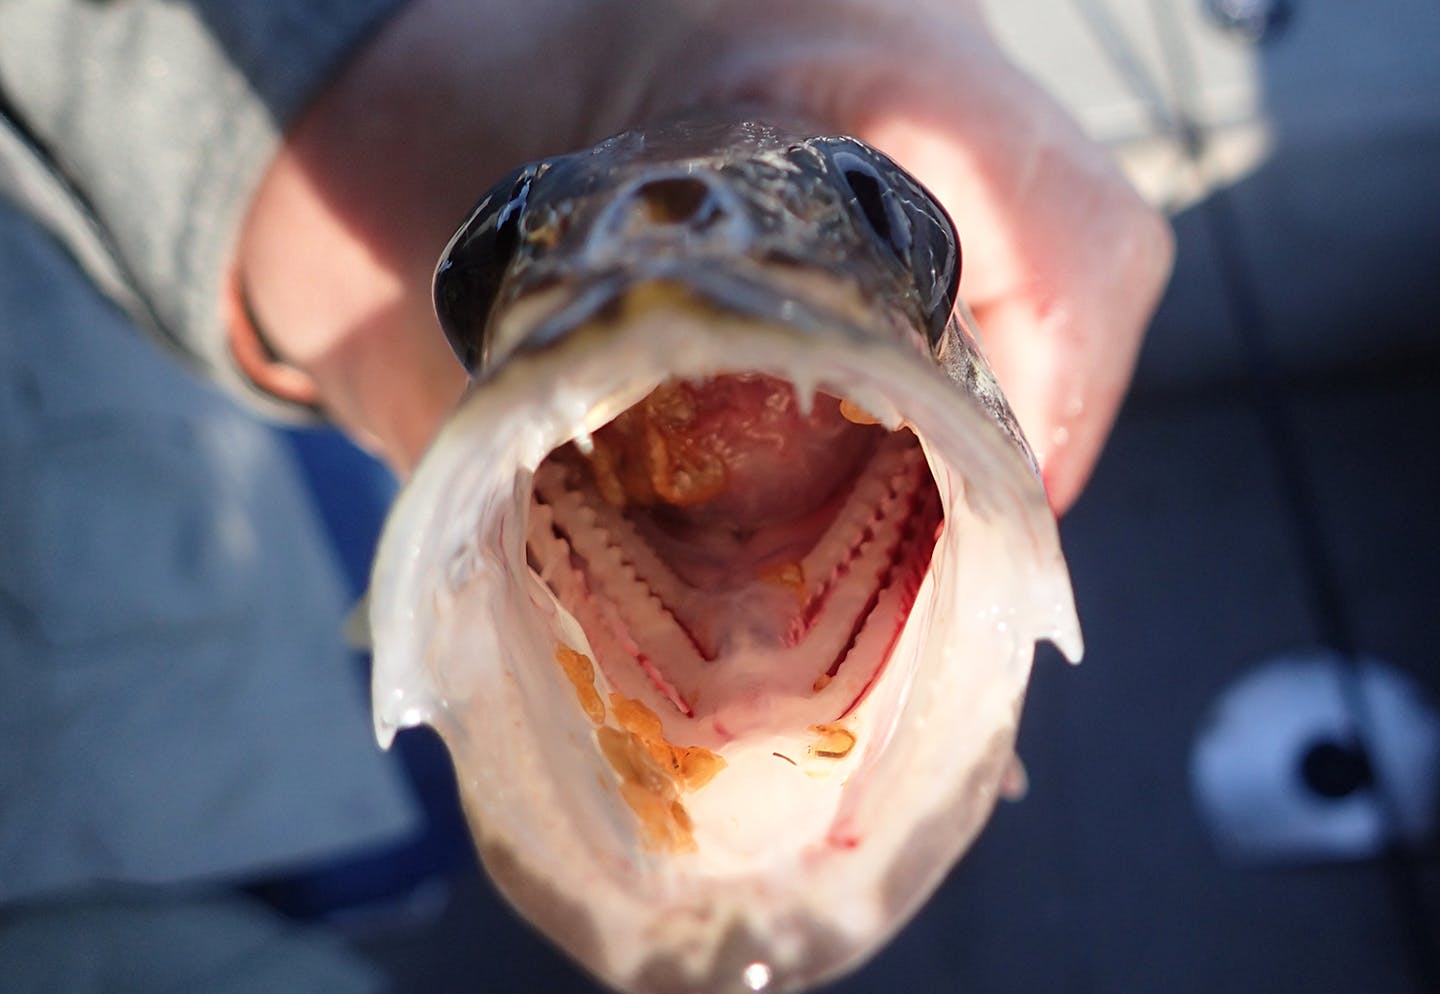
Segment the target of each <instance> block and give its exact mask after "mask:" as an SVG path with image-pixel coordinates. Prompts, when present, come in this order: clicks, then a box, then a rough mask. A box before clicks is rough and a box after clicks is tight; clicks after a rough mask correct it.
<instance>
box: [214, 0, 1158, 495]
mask: <svg viewBox="0 0 1440 994" xmlns="http://www.w3.org/2000/svg"><path fill="white" fill-rule="evenodd" d="M495 6H496V5H493V4H492V5H483V6H482V5H477V4H473V3H470V2H466V0H415V2H413V3H412V4H411V5H410V6H409V7H407V8H406V9H405V10H404V11H403V12H402V13H401V14H400V15H398V16H397V17H396V18H395V19H394V20H393V21H392V22H391V23H390V24H389V25H387V26H386V28H385V29H383V30H382V32H381V33H380V35H379V36H378V37H377V38H376V39H375V40H374V42H373V43H372V44H371V45H370V46H368V47H367V48H366V50H365V51H364V52H362V53H361V54H360V56H359V57H358V58H357V59H356V60H355V61H354V62H353V63H352V64H351V65H350V66H349V67H348V68H347V69H346V70H345V71H344V72H342V74H341V75H340V76H339V77H338V78H337V79H336V81H335V82H334V83H333V84H332V86H331V87H330V89H329V90H327V91H326V92H325V93H324V94H322V95H321V97H320V98H319V99H318V100H317V102H316V103H315V105H314V106H313V107H312V108H311V109H310V111H309V112H307V114H306V115H305V116H304V118H303V119H302V120H301V121H300V122H299V124H298V126H297V127H296V128H295V129H294V131H293V132H292V134H291V135H290V139H289V141H288V142H287V145H286V147H285V149H284V150H283V151H282V152H281V154H280V155H279V157H278V158H277V160H276V162H275V164H274V166H273V167H272V169H271V171H270V174H269V175H268V176H267V178H266V180H265V182H264V184H263V186H262V188H261V190H260V191H259V193H258V195H257V197H256V200H255V203H254V205H253V207H252V211H251V216H250V220H249V223H248V225H247V229H246V232H245V235H244V237H243V239H242V242H241V246H240V249H239V257H238V266H239V269H240V272H241V276H242V278H243V281H244V283H245V286H246V288H247V292H248V294H249V297H250V302H251V306H252V307H253V308H254V310H255V312H256V313H257V314H258V316H259V318H260V323H261V324H262V325H263V326H264V327H265V328H266V330H267V333H268V337H269V339H270V343H271V344H272V345H273V347H274V348H275V350H276V352H278V354H279V355H280V356H281V357H282V358H283V360H284V364H285V368H284V376H282V377H281V378H280V379H278V380H276V381H275V383H274V385H276V386H277V387H278V388H280V389H281V390H282V391H283V390H298V391H300V393H302V394H308V393H313V394H314V395H315V396H317V397H318V398H319V400H320V402H321V403H322V404H323V405H324V406H325V407H326V409H327V410H328V411H329V412H330V413H331V414H332V416H334V417H335V419H336V420H337V422H339V423H340V424H341V426H342V427H344V428H346V429H347V430H348V431H350V432H351V433H352V434H353V435H354V436H356V437H357V438H358V439H359V440H361V441H362V443H364V444H368V445H369V446H370V447H372V448H374V449H376V450H378V451H379V452H380V453H381V454H382V455H384V456H385V458H386V459H387V460H388V461H390V462H391V464H392V465H394V466H395V467H396V468H397V469H399V470H400V471H401V472H406V471H408V469H409V468H410V467H411V466H413V464H414V462H415V461H416V460H417V459H418V457H419V455H420V453H421V452H423V450H424V448H425V446H426V445H427V444H428V442H429V440H430V438H431V437H432V435H433V433H434V431H435V430H436V428H437V427H438V425H439V423H440V422H441V420H443V418H444V416H445V414H446V413H447V412H448V410H449V409H450V407H451V406H452V405H453V403H454V401H455V399H456V398H457V397H458V395H459V392H460V391H461V389H462V388H463V382H464V376H463V373H462V371H461V370H460V368H459V365H458V364H457V363H456V362H455V361H454V359H453V357H452V356H451V355H450V353H449V350H448V347H447V346H446V344H445V341H444V338H443V337H442V336H441V334H440V332H439V330H438V328H437V327H436V326H435V321H434V318H433V315H432V314H431V310H430V292H429V281H430V273H431V270H432V268H433V266H434V263H435V258H436V256H437V254H438V252H439V250H440V248H441V247H442V246H443V245H444V243H445V241H446V240H447V238H448V237H449V235H450V233H451V230H452V228H453V227H454V225H455V224H456V223H457V221H458V219H459V218H460V217H461V216H462V215H463V214H464V212H465V210H466V209H467V208H468V207H469V206H470V204H471V202H472V201H473V200H474V198H475V197H476V196H478V194H479V193H481V192H483V190H484V189H486V188H487V187H488V186H489V184H490V183H491V182H492V181H493V180H494V179H496V178H498V176H500V175H501V174H502V173H503V172H505V171H506V170H508V169H509V168H510V167H512V166H514V165H515V164H517V163H519V162H522V161H525V160H528V159H533V158H536V157H539V156H542V155H547V154H553V153H556V152H559V151H565V150H568V149H571V148H574V147H578V146H581V145H585V144H588V143H590V142H593V141H594V140H596V139H597V138H599V137H603V136H604V135H606V134H608V133H611V132H614V131H617V130H620V129H622V128H624V127H627V126H631V125H635V124H643V123H645V122H646V121H648V120H653V119H655V118H659V117H664V116H668V115H671V114H674V113H676V112H678V111H681V110H684V109H686V108H690V107H701V106H713V105H725V104H731V103H746V104H750V105H757V104H758V105H760V106H762V107H773V108H775V109H776V110H777V111H783V112H786V113H788V114H792V115H794V114H798V115H799V116H802V117H806V118H809V119H811V120H813V121H815V122H816V123H817V125H819V126H821V127H823V128H826V129H829V130H834V131H837V132H846V133H850V134H854V135H856V136H857V137H860V138H862V139H864V140H866V141H868V142H870V143H871V144H874V145H876V146H877V147H879V148H881V149H882V150H884V151H886V152H888V153H889V154H891V155H892V156H893V157H894V158H895V159H896V160H897V161H898V162H900V163H901V164H902V165H904V166H905V167H906V168H908V169H909V170H911V171H912V172H913V173H914V174H915V175H916V176H917V177H919V179H920V180H921V181H922V182H924V183H925V184H926V185H927V186H928V187H929V188H930V189H931V190H932V191H933V192H934V193H935V194H936V195H937V196H938V197H939V198H940V200H941V201H942V202H943V203H944V204H945V206H946V207H947V209H948V210H949V211H950V212H951V215H952V217H953V218H954V220H955V222H956V227H957V229H958V230H959V232H960V237H961V242H962V245H963V246H964V249H965V253H964V274H963V276H962V282H961V294H962V296H963V297H964V298H965V299H966V300H967V301H968V302H969V304H970V306H971V308H972V309H973V310H974V312H975V315H976V317H977V319H978V322H979V324H980V328H981V330H982V334H983V337H984V346H985V349H986V351H987V354H988V355H989V357H990V360H991V362H992V365H993V366H994V368H995V372H996V375H997V376H998V378H999V379H1000V382H1001V385H1002V386H1003V388H1004V389H1005V392H1006V395H1007V396H1008V397H1009V399H1010V401H1011V404H1012V406H1013V407H1014V408H1015V411H1016V414H1017V416H1018V417H1019V419H1020V422H1021V424H1022V426H1023V427H1024V428H1025V431H1026V434H1027V436H1028V437H1029V439H1030V441H1031V443H1032V445H1033V446H1034V448H1035V451H1036V454H1037V456H1038V458H1039V460H1040V463H1041V466H1042V469H1043V471H1044V475H1045V480H1046V485H1047V491H1048V493H1049V496H1050V500H1051V504H1052V506H1053V507H1054V508H1055V509H1056V511H1057V512H1063V511H1064V510H1065V509H1066V508H1068V507H1069V506H1070V504H1071V503H1072V502H1073V501H1074V499H1075V498H1076V496H1077V495H1078V494H1079V492H1080V489H1081V488H1082V487H1083V485H1084V483H1085V481H1086V479H1087V478H1088V476H1089V473H1090V470H1091V468H1092V467H1093V464H1094V462H1095V459H1096V458H1097V457H1098V454H1099V451H1100V448H1101V446H1102V444H1103V442H1104V439H1105V437H1106V435H1107V434H1108V432H1109V429H1110V425H1111V423H1112V421H1113V419H1114V416H1115V413H1116V411H1117V409H1118V407H1119V404H1120V401H1121V399H1122V397H1123V395H1124V392H1125V389H1126V387H1127V385H1128V383H1129V379H1130V375H1131V372H1132V370H1133V366H1134V360H1135V356H1136V353H1137V351H1138V347H1139V343H1140V340H1141V337H1142V335H1143V331H1144V328H1145V325H1146V323H1147V321H1148V319H1149V317H1150V314H1151V312H1152V311H1153V309H1154V306H1155V303H1156V301H1157V299H1158V297H1159V293H1160V291H1161V289H1162V288H1163V286H1164V282H1165V279H1166V277H1167V275H1168V272H1169V267H1170V259H1171V252H1172V247H1171V238H1170V233H1169V230H1168V228H1167V226H1166V225H1165V223H1164V221H1163V220H1162V219H1161V218H1160V217H1159V215H1158V214H1156V213H1155V212H1154V211H1153V210H1151V209H1150V208H1149V207H1147V206H1146V205H1145V204H1144V203H1143V202H1142V201H1141V200H1140V199H1139V197H1138V196H1137V195H1136V194H1135V193H1134V192H1133V191H1132V190H1131V189H1130V187H1129V185H1128V184H1127V183H1126V182H1125V180H1124V179H1123V177H1122V176H1121V175H1120V174H1119V173H1118V171H1117V170H1116V169H1115V167H1114V166H1113V165H1112V164H1111V163H1110V161H1109V160H1108V158H1107V156H1106V155H1105V153H1104V152H1103V151H1101V150H1100V149H1098V148H1097V147H1095V146H1094V145H1093V144H1091V143H1090V142H1089V141H1088V140H1087V139H1086V138H1085V137H1084V136H1083V135H1082V134H1081V133H1080V131H1079V129H1078V128H1077V127H1076V125H1075V124H1074V123H1073V122H1071V121H1070V120H1069V119H1068V118H1067V117H1066V116H1065V114H1064V113H1063V111H1061V110H1060V109H1059V108H1058V107H1057V106H1056V105H1055V104H1054V103H1053V102H1052V101H1050V100H1049V99H1048V98H1047V97H1046V96H1045V95H1044V94H1043V93H1042V92H1040V91H1039V89H1038V88H1037V87H1036V86H1035V85H1034V84H1033V83H1031V82H1030V81H1029V80H1028V79H1027V78H1026V77H1024V76H1023V74H1021V73H1020V72H1019V71H1018V70H1017V69H1015V68H1014V67H1013V66H1012V65H1010V63H1009V62H1008V61H1007V60H1006V59H1005V57H1004V55H1003V54H1002V53H1001V52H1000V51H999V50H998V48H997V47H996V45H995V44H994V42H993V41H992V40H991V38H990V35H989V33H988V31H987V30H986V29H985V27H984V25H983V22H982V21H981V18H980V16H979V13H978V11H977V10H976V8H975V6H974V5H973V4H971V3H966V2H963V0H961V2H957V0H933V2H930V0H913V2H911V3H907V4H905V5H897V4H894V3H890V2H888V0H788V2H786V3H783V4H778V3H775V2H774V0H690V2H682V0H631V2H626V0H589V2H587V0H527V2H524V3H521V2H519V0H516V2H514V3H513V4H511V5H510V6H512V7H513V10H509V11H505V12H500V11H497V10H496V9H495ZM262 382H263V380H262ZM297 384H298V385H297Z"/></svg>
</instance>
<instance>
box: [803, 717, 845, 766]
mask: <svg viewBox="0 0 1440 994" xmlns="http://www.w3.org/2000/svg"><path fill="white" fill-rule="evenodd" d="M810 731H812V732H814V733H815V734H817V735H819V736H820V740H819V741H818V742H816V743H815V744H814V745H813V746H811V747H810V751H811V752H813V753H814V754H815V755H817V756H820V757H822V758H824V759H844V758H845V757H846V756H848V755H850V750H851V749H854V748H855V733H854V732H852V731H850V729H848V728H846V727H845V726H844V725H839V724H835V723H833V722H832V723H831V724H828V725H811V726H810Z"/></svg>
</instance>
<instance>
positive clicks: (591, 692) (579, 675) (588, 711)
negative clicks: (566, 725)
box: [555, 645, 605, 725]
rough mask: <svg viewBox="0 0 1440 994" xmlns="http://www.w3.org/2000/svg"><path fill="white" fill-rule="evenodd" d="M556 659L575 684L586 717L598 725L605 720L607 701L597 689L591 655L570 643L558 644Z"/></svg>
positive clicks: (572, 683)
mask: <svg viewBox="0 0 1440 994" xmlns="http://www.w3.org/2000/svg"><path fill="white" fill-rule="evenodd" d="M555 661H556V662H557V663H559V664H560V668H561V669H562V670H564V671H565V676H566V677H568V678H569V680H570V683H571V685H572V686H574V688H575V696H576V697H577V698H578V699H579V701H580V707H581V708H583V709H584V711H585V715H586V717H588V718H589V719H590V720H591V721H593V722H594V723H595V724H597V725H598V724H600V722H602V721H604V720H605V702H604V701H602V700H601V699H600V692H599V691H598V690H596V689H595V664H594V663H592V662H591V661H590V657H589V656H587V655H585V653H583V652H576V651H575V650H574V649H572V648H570V647H569V646H568V645H557V646H556V647H555Z"/></svg>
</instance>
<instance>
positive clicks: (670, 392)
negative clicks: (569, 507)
mask: <svg viewBox="0 0 1440 994" xmlns="http://www.w3.org/2000/svg"><path fill="white" fill-rule="evenodd" d="M694 390H695V388H694V387H692V386H691V385H690V384H688V383H684V382H679V381H672V382H667V383H662V384H661V385H660V386H658V387H656V388H655V389H654V390H653V391H651V393H650V394H649V395H648V396H647V397H646V398H645V399H644V400H642V401H641V402H640V403H639V404H636V405H635V406H634V407H632V408H630V409H629V410H627V411H625V412H624V413H622V414H620V415H619V416H618V417H617V418H616V419H615V420H614V421H612V422H611V423H610V424H609V425H607V426H606V430H605V431H603V432H601V433H599V434H597V435H596V437H595V440H594V449H593V450H592V451H591V452H590V454H589V457H588V458H589V461H590V467H591V471H592V472H593V473H594V476H595V486H596V489H597V490H599V491H600V495H601V496H602V497H604V498H605V500H606V501H608V502H609V503H610V504H611V505H612V506H614V507H626V506H629V505H631V504H638V505H641V506H649V505H654V504H669V505H672V506H674V507H694V506H695V505H697V504H703V503H705V502H706V501H710V500H714V499H715V498H716V497H718V496H719V495H720V494H721V493H723V492H724V491H725V487H726V484H727V482H728V481H727V475H726V472H725V462H724V459H723V458H722V456H721V453H720V452H719V451H717V449H716V448H715V446H716V445H718V441H717V440H716V439H715V438H714V437H711V436H697V435H696V434H695V433H694V430H693V425H694V422H695V418H696V402H695V395H694Z"/></svg>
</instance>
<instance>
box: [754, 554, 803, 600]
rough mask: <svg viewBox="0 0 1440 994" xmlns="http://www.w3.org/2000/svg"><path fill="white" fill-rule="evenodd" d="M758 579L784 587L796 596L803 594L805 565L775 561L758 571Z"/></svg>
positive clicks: (801, 596)
mask: <svg viewBox="0 0 1440 994" xmlns="http://www.w3.org/2000/svg"><path fill="white" fill-rule="evenodd" d="M760 579H762V580H764V581H765V582H766V583H773V584H776V585H777V586H781V587H785V588H787V589H789V590H791V591H793V592H794V593H795V595H796V596H797V597H800V598H802V599H803V598H804V596H805V567H804V566H803V565H802V564H800V563H798V562H788V563H776V564H775V565H773V566H767V567H765V568H764V569H762V570H761V571H760Z"/></svg>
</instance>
